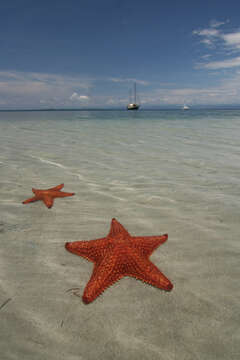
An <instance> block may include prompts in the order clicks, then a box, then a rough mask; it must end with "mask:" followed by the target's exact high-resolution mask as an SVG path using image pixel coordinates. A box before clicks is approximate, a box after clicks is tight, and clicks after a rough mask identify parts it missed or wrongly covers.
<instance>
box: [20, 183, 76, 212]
mask: <svg viewBox="0 0 240 360" xmlns="http://www.w3.org/2000/svg"><path fill="white" fill-rule="evenodd" d="M63 187H64V184H60V185H57V186H55V187H53V188H51V189H47V190H39V189H32V192H33V193H34V194H35V196H33V197H32V198H30V199H27V200H25V201H23V204H28V203H30V202H34V201H37V200H42V201H43V202H44V204H45V205H46V206H47V207H48V208H49V209H50V208H51V207H52V206H53V202H54V198H57V197H66V196H72V195H74V193H67V192H63V191H60V190H61V189H62V188H63Z"/></svg>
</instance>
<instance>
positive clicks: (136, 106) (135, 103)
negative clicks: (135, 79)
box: [127, 83, 140, 110]
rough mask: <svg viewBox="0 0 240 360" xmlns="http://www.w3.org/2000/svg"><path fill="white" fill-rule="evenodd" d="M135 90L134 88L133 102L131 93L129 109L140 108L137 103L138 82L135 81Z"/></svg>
mask: <svg viewBox="0 0 240 360" xmlns="http://www.w3.org/2000/svg"><path fill="white" fill-rule="evenodd" d="M133 90H134V101H133V102H132V99H131V97H132V96H131V95H130V102H129V104H128V106H127V109H128V110H138V109H139V107H140V105H138V104H137V100H136V96H137V95H136V83H134V87H133Z"/></svg>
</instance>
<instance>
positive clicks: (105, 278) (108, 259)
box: [65, 219, 173, 304]
mask: <svg viewBox="0 0 240 360" xmlns="http://www.w3.org/2000/svg"><path fill="white" fill-rule="evenodd" d="M167 238H168V235H167V234H164V235H161V236H131V235H130V234H129V233H128V231H127V230H126V229H125V228H124V227H123V226H122V225H121V224H120V223H119V222H118V221H117V220H116V219H112V223H111V228H110V232H109V234H108V235H107V236H106V237H104V238H100V239H96V240H91V241H75V242H67V243H66V244H65V247H66V249H67V250H68V251H70V252H72V253H74V254H76V255H79V256H82V257H84V258H86V259H87V260H89V261H92V262H93V263H94V269H93V273H92V276H91V278H90V280H89V282H88V284H87V286H86V288H85V290H84V293H83V301H84V302H85V303H86V304H88V303H90V302H92V301H93V300H95V299H96V298H97V297H98V296H99V295H100V294H101V293H102V292H103V291H104V290H105V289H106V288H107V287H109V286H110V285H112V284H113V283H115V282H116V281H118V280H119V279H121V278H122V277H124V276H131V277H135V278H136V279H139V280H142V281H144V282H147V283H149V284H151V285H153V286H156V287H157V288H159V289H163V290H166V291H170V290H171V289H172V288H173V285H172V283H171V281H170V280H168V279H167V278H166V276H165V275H163V273H162V272H161V271H160V270H159V269H158V268H157V267H156V266H155V265H154V264H153V263H152V262H151V261H150V260H149V258H150V255H151V254H152V252H153V251H154V250H155V249H156V248H157V247H158V246H159V245H161V244H163V243H164V242H165V241H166V240H167Z"/></svg>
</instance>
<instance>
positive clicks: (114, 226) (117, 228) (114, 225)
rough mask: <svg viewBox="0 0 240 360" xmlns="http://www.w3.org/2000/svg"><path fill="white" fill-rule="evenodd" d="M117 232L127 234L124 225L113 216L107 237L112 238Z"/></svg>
mask: <svg viewBox="0 0 240 360" xmlns="http://www.w3.org/2000/svg"><path fill="white" fill-rule="evenodd" d="M119 234H121V235H122V236H129V233H128V231H127V230H126V229H125V227H124V226H123V225H122V224H120V222H118V221H117V220H116V219H115V218H113V219H112V222H111V227H110V231H109V234H108V237H110V238H114V237H115V236H118V235H119Z"/></svg>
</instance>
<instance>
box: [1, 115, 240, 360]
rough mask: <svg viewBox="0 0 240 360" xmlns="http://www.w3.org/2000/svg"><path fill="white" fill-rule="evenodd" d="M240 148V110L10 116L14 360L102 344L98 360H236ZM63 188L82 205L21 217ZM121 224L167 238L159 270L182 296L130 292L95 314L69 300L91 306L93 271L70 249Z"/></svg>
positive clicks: (8, 230)
mask: <svg viewBox="0 0 240 360" xmlns="http://www.w3.org/2000/svg"><path fill="white" fill-rule="evenodd" d="M239 135H240V111H238V110H225V111H224V110H216V111H214V110H208V111H206V110H201V111H200V110H190V111H187V112H186V111H185V112H183V111H143V110H141V111H138V112H134V113H132V112H127V111H72V112H71V111H51V112H47V111H46V112H44V111H43V112H0V196H1V205H0V207H1V219H0V241H1V247H0V258H1V264H0V273H1V295H0V296H1V297H0V304H2V303H3V302H4V301H5V300H6V299H8V298H11V301H9V303H8V304H7V305H5V306H4V308H2V310H1V313H0V315H1V317H3V319H4V327H3V328H4V332H3V331H2V339H3V340H2V346H3V351H4V354H6V359H14V358H17V357H16V356H17V355H18V357H19V358H20V357H21V358H24V359H34V360H35V359H41V360H42V359H55V358H56V359H66V358H67V359H75V358H77V356H82V357H83V358H86V357H84V354H85V352H86V351H90V350H89V347H93V344H94V348H95V350H96V353H98V355H99V354H100V355H99V356H98V357H97V355H96V354H95V353H94V352H93V353H91V352H90V354H89V359H95V358H96V359H97V358H99V359H111V358H113V357H114V358H116V359H118V358H119V359H128V358H129V353H130V354H131V358H132V359H135V358H136V359H146V358H148V357H146V354H150V355H148V356H149V358H151V359H155V358H156V359H164V360H165V359H198V358H199V359H201V360H202V359H215V358H216V359H222V358H224V359H225V358H226V359H235V358H237V357H236V356H237V352H238V351H239V350H240V348H239V344H237V338H238V336H239V335H237V324H239V318H238V315H237V314H239V311H238V309H239V300H240V291H239V286H238V282H239V275H240V274H239V272H240V271H239V252H240V246H239V235H240V226H239V213H240V141H239ZM60 183H64V184H65V187H64V190H65V191H69V192H75V193H76V195H75V196H74V197H71V198H65V199H56V200H55V204H54V207H53V208H52V209H51V210H48V209H47V208H46V207H45V206H44V204H43V203H41V202H36V203H33V204H28V205H22V203H21V202H22V201H23V200H25V199H27V198H29V197H31V188H32V187H34V188H40V189H41V188H42V189H44V188H50V187H53V186H55V185H58V184H60ZM113 217H115V218H117V220H118V221H120V222H121V223H122V224H123V225H124V226H125V227H126V228H127V229H128V231H129V232H130V233H131V234H132V235H157V234H163V233H168V235H169V240H168V241H167V242H166V244H164V245H163V246H162V247H160V248H159V249H158V250H156V251H155V252H154V253H153V255H152V257H151V259H152V261H153V262H154V263H155V264H156V265H157V266H158V267H159V268H160V269H161V270H162V271H163V273H165V275H166V276H167V277H169V279H170V280H171V281H172V283H173V284H174V289H173V291H172V292H171V293H168V294H166V293H164V292H161V291H159V290H158V289H155V288H152V287H150V286H147V285H146V284H143V283H140V282H138V281H136V280H134V279H129V278H126V279H122V280H121V281H120V282H119V283H118V284H116V285H114V286H113V287H111V288H109V289H108V290H107V291H106V292H105V293H104V294H103V295H102V296H101V297H100V298H99V299H97V300H96V301H95V302H94V303H93V304H91V305H89V306H87V307H86V306H84V305H83V303H82V301H81V298H80V297H76V296H73V295H71V294H70V293H66V290H67V289H69V288H72V287H79V294H80V295H81V294H82V293H83V290H84V287H85V285H86V283H87V281H88V280H89V278H90V275H91V271H92V264H90V263H88V262H87V261H86V260H84V259H81V258H78V257H75V256H73V255H72V254H70V253H67V252H66V251H65V249H64V243H65V242H66V241H77V240H91V239H94V238H97V237H102V236H105V235H106V234H107V232H108V231H109V226H110V221H111V219H112V218H113ZM129 299H131V301H130V302H129ZM140 314H141V315H140ZM96 316H97V318H98V323H97V324H96V322H95V320H94V318H95V317H96ZM129 318H131V324H129ZM106 319H107V321H106ZM62 321H63V322H64V326H62V325H61V326H60V324H62ZM146 324H148V326H147V325H146ZM149 326H150V328H151V331H150V330H149ZM22 327H23V328H24V329H25V330H24V331H23V332H22V333H21V330H20V329H21V328H22ZM3 328H2V329H3ZM43 329H44V330H43ZM10 332H12V334H13V336H12V337H9V333H10ZM0 333H1V330H0ZM86 334H94V335H89V336H86ZM14 337H15V338H18V339H19V340H18V344H17V345H16V343H15V342H14ZM76 339H79V343H78V342H76ZM34 343H35V345H36V343H39V344H40V345H39V344H38V345H37V346H36V347H35V350H34V357H31V356H33V355H32V351H33V350H32V348H31V346H33V345H34ZM106 343H109V344H110V345H109V348H106V347H104V346H105V345H103V344H106ZM111 344H113V345H112V346H111ZM173 344H174V345H173ZM56 347H58V348H59V353H58V354H56V353H55V350H54V349H55V348H56ZM116 347H117V348H118V350H119V354H121V355H117V354H118V353H115V351H116ZM10 348H11V349H10ZM30 348H31V350H30ZM92 351H93V350H92ZM145 352H146V353H145ZM16 354H17V355H16ZM144 354H145V355H144ZM199 354H200V355H199ZM95 356H96V357H95Z"/></svg>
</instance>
